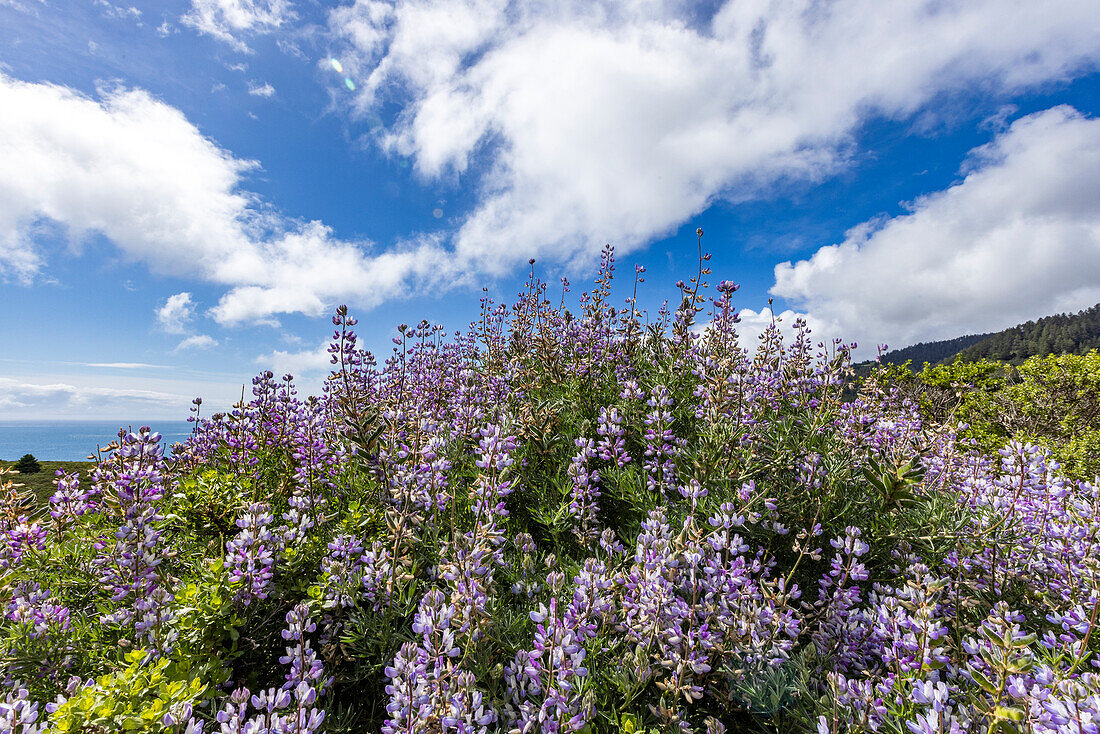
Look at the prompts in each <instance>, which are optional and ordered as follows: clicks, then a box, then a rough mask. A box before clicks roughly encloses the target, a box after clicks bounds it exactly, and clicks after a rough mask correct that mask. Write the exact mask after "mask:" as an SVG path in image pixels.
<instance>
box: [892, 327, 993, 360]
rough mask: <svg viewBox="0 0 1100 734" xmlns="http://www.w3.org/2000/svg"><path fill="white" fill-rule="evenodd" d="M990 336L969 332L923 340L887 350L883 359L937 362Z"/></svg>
mask: <svg viewBox="0 0 1100 734" xmlns="http://www.w3.org/2000/svg"><path fill="white" fill-rule="evenodd" d="M988 336H991V334H967V335H966V336H957V337H955V338H954V339H945V340H943V341H938V342H921V343H920V344H914V345H913V346H911V347H905V348H904V349H895V350H894V351H892V352H887V353H886V354H885V355H883V357H882V361H883V362H890V363H892V364H905V363H906V362H908V361H909V360H912V361H913V365H914V366H919V365H922V364H924V363H925V362H931V363H932V364H936V363H937V362H944V361H948V360H951V359H952V358H954V356H955V355H956V354H958V353H959V352H961V351H962V350H964V349H966V348H967V347H970V346H974V345H976V344H977V343H978V342H980V341H982V340H983V339H985V338H986V337H988Z"/></svg>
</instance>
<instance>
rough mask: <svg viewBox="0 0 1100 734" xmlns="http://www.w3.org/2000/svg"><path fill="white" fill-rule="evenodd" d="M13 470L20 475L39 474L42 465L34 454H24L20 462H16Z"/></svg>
mask: <svg viewBox="0 0 1100 734" xmlns="http://www.w3.org/2000/svg"><path fill="white" fill-rule="evenodd" d="M13 468H14V469H15V470H16V471H17V472H19V473H20V474H37V473H38V472H40V471H42V465H41V464H39V463H38V459H36V458H34V455H33V454H23V456H22V457H21V458H20V459H19V461H17V462H15V466H14V467H13Z"/></svg>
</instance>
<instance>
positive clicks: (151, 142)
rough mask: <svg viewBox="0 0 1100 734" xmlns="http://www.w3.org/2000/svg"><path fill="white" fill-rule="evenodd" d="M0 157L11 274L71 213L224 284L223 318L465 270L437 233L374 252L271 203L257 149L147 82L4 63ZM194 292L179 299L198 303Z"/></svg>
mask: <svg viewBox="0 0 1100 734" xmlns="http://www.w3.org/2000/svg"><path fill="white" fill-rule="evenodd" d="M0 160H3V161H4V165H3V166H0V275H5V274H6V275H7V276H8V277H9V278H17V279H22V280H29V279H31V278H33V277H34V276H35V274H36V273H37V272H39V270H40V269H41V268H42V266H43V262H44V259H43V254H42V252H41V250H40V248H39V247H38V245H37V242H36V233H37V232H38V231H39V229H40V228H41V227H42V226H43V223H59V224H61V225H63V226H64V227H65V228H66V229H67V231H68V232H69V234H70V236H71V237H72V239H73V240H75V241H79V239H80V238H81V237H83V236H85V235H87V234H89V233H101V234H103V235H105V236H106V237H107V238H108V239H109V240H110V241H111V242H112V243H114V245H115V246H116V247H117V248H118V250H119V251H120V252H121V254H122V255H123V256H124V258H126V259H129V260H131V261H136V262H141V263H144V264H146V265H147V266H148V267H149V268H150V269H151V270H152V271H154V272H157V273H162V274H168V275H173V276H176V277H180V276H183V277H197V278H200V279H203V280H205V281H208V282H212V283H215V284H220V285H223V286H225V287H226V288H227V292H226V293H225V295H224V296H223V297H222V298H221V299H220V301H219V303H218V304H217V305H216V306H215V307H214V308H213V309H212V312H211V313H212V315H213V316H214V318H215V319H216V320H218V321H219V322H221V323H225V324H232V323H239V322H242V321H248V320H266V321H269V322H270V321H271V320H272V317H273V315H277V314H282V313H296V312H297V313H306V314H312V315H317V314H320V313H322V312H323V311H324V310H325V309H327V308H329V307H330V306H331V305H332V304H333V303H334V302H336V301H340V300H349V301H352V302H355V303H356V304H357V305H359V306H361V307H364V308H369V307H371V306H373V305H376V304H378V303H379V302H381V301H383V300H385V299H386V298H389V297H392V296H394V295H397V294H399V293H401V292H403V291H405V290H406V289H407V288H408V287H409V281H410V279H413V278H415V277H417V276H424V277H427V276H429V275H430V276H431V278H433V279H439V278H446V277H448V274H449V273H451V272H453V270H454V265H453V262H452V259H451V258H449V257H447V256H446V254H445V253H444V252H443V251H442V250H441V249H440V248H439V246H438V244H437V243H435V242H433V241H431V240H425V241H422V242H419V243H414V244H410V245H408V246H401V245H398V246H396V247H394V248H392V249H391V250H389V251H386V252H381V253H373V252H371V251H370V245H369V243H363V242H348V241H343V240H340V239H337V238H336V237H334V235H333V233H332V230H331V229H330V228H329V227H328V226H326V225H325V224H324V223H322V222H317V221H313V222H301V221H298V220H294V219H291V218H288V217H285V216H282V215H280V214H278V213H276V212H273V211H272V210H271V209H270V208H265V207H264V206H263V204H262V202H260V201H259V200H258V197H256V196H255V195H253V194H250V193H249V192H247V191H245V190H243V189H242V181H243V178H244V177H245V176H246V175H247V174H248V173H249V172H250V171H253V170H254V169H256V168H257V166H258V164H257V163H256V162H255V161H250V160H241V159H238V158H235V157H234V156H233V155H232V154H231V153H229V152H228V151H226V150H224V149H222V148H220V147H218V146H217V145H216V144H215V143H214V142H213V141H211V140H209V139H208V138H206V137H205V136H204V135H203V134H202V133H201V132H200V131H199V130H198V129H197V128H196V127H195V126H194V125H193V124H192V123H191V122H190V121H188V120H187V118H186V117H185V116H184V115H183V114H182V113H181V112H180V111H179V110H177V109H175V108H174V107H171V106H170V105H167V104H165V103H164V102H161V101H160V100H158V99H156V98H154V97H152V96H151V95H149V94H148V93H146V92H144V91H141V90H125V89H121V90H113V91H107V92H103V93H102V94H101V98H100V99H98V100H97V99H92V98H89V97H86V96H83V95H80V94H78V93H76V92H74V91H73V90H71V89H67V88H65V87H61V86H56V85H51V84H33V83H26V82H21V81H18V80H14V79H11V78H9V77H6V76H4V75H2V74H0ZM182 295H183V294H179V295H177V296H174V297H173V298H176V299H181V298H182ZM189 298H190V297H189V296H188V299H187V300H186V301H182V300H181V301H179V302H177V303H176V304H175V305H176V306H177V307H182V306H188V307H190V300H189ZM165 305H166V306H167V305H169V304H165ZM168 323H169V324H173V325H175V324H176V323H177V322H176V321H172V320H169V322H168Z"/></svg>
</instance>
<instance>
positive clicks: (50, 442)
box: [0, 418, 192, 462]
mask: <svg viewBox="0 0 1100 734" xmlns="http://www.w3.org/2000/svg"><path fill="white" fill-rule="evenodd" d="M191 425H192V424H191V423H188V422H187V420H150V419H144V420H140V421H131V420H104V419H96V418H90V419H72V420H70V419H64V418H61V419H57V418H44V419H40V420H34V419H5V420H2V421H0V461H4V462H8V461H15V460H16V459H18V458H19V457H21V456H23V455H24V454H31V455H33V456H34V457H35V458H36V459H38V460H40V461H86V460H87V458H88V455H89V454H91V453H93V452H95V450H96V448H97V446H105V445H107V444H108V443H110V442H111V441H112V440H114V439H115V438H117V436H118V430H119V428H122V427H128V426H129V427H133V428H135V429H136V428H138V427H139V426H149V427H150V428H152V429H153V430H154V431H157V432H158V433H160V434H161V435H162V436H163V439H162V440H161V444H162V445H163V446H164V450H165V454H170V453H171V451H170V448H171V445H172V444H173V443H178V442H181V441H184V440H185V439H186V438H187V437H188V436H190V435H191Z"/></svg>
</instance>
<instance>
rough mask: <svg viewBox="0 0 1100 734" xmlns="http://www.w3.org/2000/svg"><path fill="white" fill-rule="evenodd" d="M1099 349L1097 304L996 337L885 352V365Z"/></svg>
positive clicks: (1020, 358)
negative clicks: (886, 363) (887, 363)
mask: <svg viewBox="0 0 1100 734" xmlns="http://www.w3.org/2000/svg"><path fill="white" fill-rule="evenodd" d="M1090 349H1100V304H1097V305H1095V306H1093V307H1092V308H1089V309H1086V310H1084V311H1079V312H1077V313H1074V314H1057V315H1055V316H1047V317H1045V318H1041V319H1039V320H1038V321H1028V322H1027V323H1026V324H1019V325H1018V326H1013V327H1011V328H1008V329H1005V330H1004V331H999V332H997V333H995V334H970V335H968V336H960V337H956V338H954V339H946V340H944V341H938V342H922V343H921V344H915V345H913V346H911V347H905V348H904V349H897V350H894V351H892V352H887V353H886V354H885V355H884V356H883V361H884V362H890V363H892V364H904V363H905V362H907V361H909V360H912V362H913V366H914V367H919V366H920V365H922V364H924V363H925V362H931V363H933V364H935V363H937V362H950V361H952V360H953V359H954V358H955V357H956V356H959V357H961V358H962V359H963V360H965V361H967V362H973V361H976V360H979V359H995V360H997V361H1000V362H1010V363H1012V364H1019V363H1021V362H1023V361H1024V360H1025V359H1027V358H1028V357H1034V356H1044V355H1047V354H1084V353H1085V352H1088V351H1089V350H1090Z"/></svg>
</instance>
